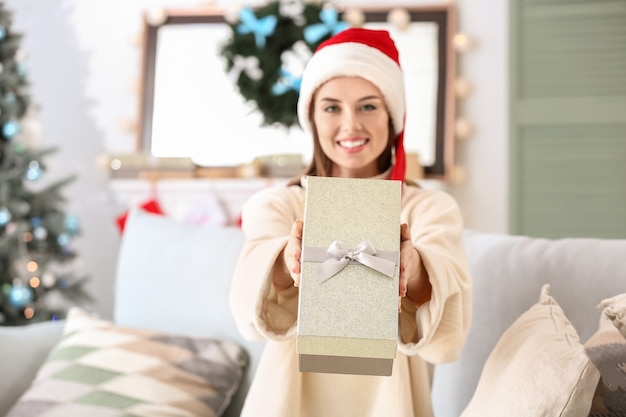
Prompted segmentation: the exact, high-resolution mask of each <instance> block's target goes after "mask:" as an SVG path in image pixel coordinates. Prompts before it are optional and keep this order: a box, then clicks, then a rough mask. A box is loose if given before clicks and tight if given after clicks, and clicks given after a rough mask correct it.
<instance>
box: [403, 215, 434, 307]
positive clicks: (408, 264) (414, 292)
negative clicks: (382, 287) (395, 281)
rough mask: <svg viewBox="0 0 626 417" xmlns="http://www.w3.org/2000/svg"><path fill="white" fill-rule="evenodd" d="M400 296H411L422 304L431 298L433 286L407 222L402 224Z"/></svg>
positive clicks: (416, 302)
mask: <svg viewBox="0 0 626 417" xmlns="http://www.w3.org/2000/svg"><path fill="white" fill-rule="evenodd" d="M399 292H400V297H409V299H411V300H412V301H413V302H414V303H415V304H417V305H420V304H423V303H425V302H426V301H428V300H430V297H431V292H432V286H431V285H430V281H429V279H428V273H427V272H426V268H424V264H423V263H422V258H421V257H420V254H419V252H418V251H417V249H415V247H414V246H413V242H412V241H411V231H410V230H409V226H408V225H407V224H406V223H402V224H401V225H400V289H399Z"/></svg>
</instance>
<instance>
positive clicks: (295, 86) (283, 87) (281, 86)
mask: <svg viewBox="0 0 626 417" xmlns="http://www.w3.org/2000/svg"><path fill="white" fill-rule="evenodd" d="M278 72H279V74H280V80H279V82H277V83H276V84H274V85H273V86H272V95H275V96H282V95H283V94H285V93H286V92H287V91H289V90H294V91H295V92H296V93H297V92H298V91H300V84H302V78H301V77H294V76H293V74H291V73H290V72H289V71H287V70H285V69H283V68H281V69H279V70H278Z"/></svg>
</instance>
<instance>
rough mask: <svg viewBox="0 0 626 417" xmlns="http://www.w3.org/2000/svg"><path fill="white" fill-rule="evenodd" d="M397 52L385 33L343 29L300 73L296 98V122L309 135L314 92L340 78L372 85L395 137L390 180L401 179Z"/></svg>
mask: <svg viewBox="0 0 626 417" xmlns="http://www.w3.org/2000/svg"><path fill="white" fill-rule="evenodd" d="M398 55H399V54H398V49H397V48H396V45H395V43H394V41H393V39H391V36H389V32H388V31H386V30H374V29H364V28H350V29H346V30H344V31H342V32H340V33H338V34H337V35H335V36H333V37H331V38H330V39H328V40H327V41H325V42H323V43H322V44H321V45H320V46H319V47H318V48H317V49H316V51H315V53H314V54H313V56H312V57H311V59H310V60H309V62H308V63H307V65H306V67H305V69H304V72H303V74H302V84H301V86H300V95H299V98H298V120H299V122H300V126H301V127H302V129H304V130H305V131H306V132H311V121H310V120H309V114H310V113H309V110H310V107H311V101H312V98H313V94H314V93H315V91H316V90H317V89H318V88H319V87H320V86H321V85H322V84H324V83H325V82H326V81H328V80H330V79H331V78H334V77H339V76H358V77H362V78H365V79H366V80H368V81H369V82H371V83H372V84H374V85H375V86H376V87H378V89H379V90H380V92H381V93H382V95H383V97H384V100H385V104H386V106H387V110H388V111H389V114H390V116H391V120H392V122H393V129H394V133H395V134H396V135H397V136H396V142H395V163H394V166H393V169H392V171H391V179H395V180H404V175H405V169H406V168H405V167H406V158H405V153H404V143H403V142H404V119H405V95H404V94H405V93H404V76H403V73H402V69H401V68H400V60H399V57H398Z"/></svg>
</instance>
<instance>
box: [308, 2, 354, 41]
mask: <svg viewBox="0 0 626 417" xmlns="http://www.w3.org/2000/svg"><path fill="white" fill-rule="evenodd" d="M319 16H320V19H321V21H322V22H321V23H314V24H312V25H309V26H307V27H305V28H304V31H303V33H302V34H303V35H304V40H305V41H306V42H307V43H308V44H314V43H316V42H318V41H320V40H321V39H322V38H323V37H324V36H326V35H328V34H330V35H336V34H338V33H339V32H342V31H344V30H346V29H347V28H348V24H347V23H346V22H340V21H339V15H338V13H337V10H335V9H333V8H325V9H323V10H322V11H321V12H320V14H319Z"/></svg>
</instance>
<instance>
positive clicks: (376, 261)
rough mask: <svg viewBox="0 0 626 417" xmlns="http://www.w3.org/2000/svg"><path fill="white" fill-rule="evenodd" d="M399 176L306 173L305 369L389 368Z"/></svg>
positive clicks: (394, 332)
mask: <svg viewBox="0 0 626 417" xmlns="http://www.w3.org/2000/svg"><path fill="white" fill-rule="evenodd" d="M401 190H402V183H401V182H400V181H390V180H377V179H356V178H332V177H313V176H310V177H308V178H307V185H306V201H305V211H304V228H303V232H302V258H301V261H302V269H301V276H300V289H299V293H300V294H299V304H298V325H297V339H296V352H297V353H298V355H299V369H300V371H302V372H327V373H342V374H360V375H391V368H392V365H393V359H394V358H395V355H396V350H397V340H398V286H399V259H400V210H401Z"/></svg>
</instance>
